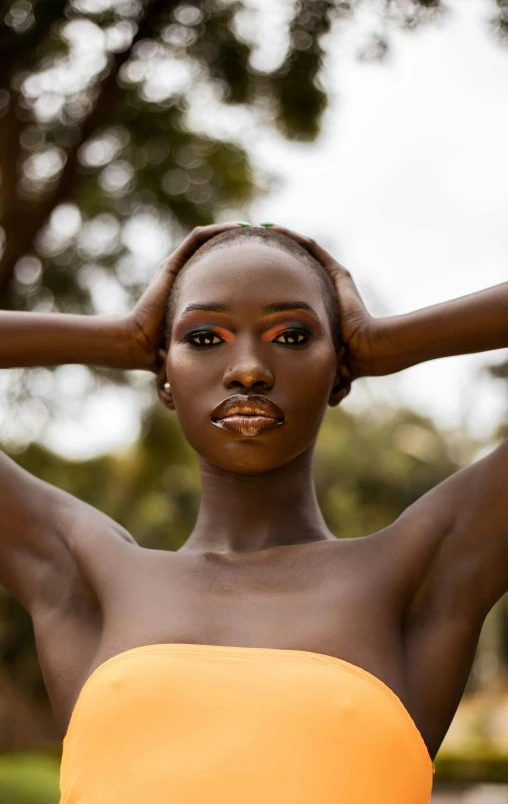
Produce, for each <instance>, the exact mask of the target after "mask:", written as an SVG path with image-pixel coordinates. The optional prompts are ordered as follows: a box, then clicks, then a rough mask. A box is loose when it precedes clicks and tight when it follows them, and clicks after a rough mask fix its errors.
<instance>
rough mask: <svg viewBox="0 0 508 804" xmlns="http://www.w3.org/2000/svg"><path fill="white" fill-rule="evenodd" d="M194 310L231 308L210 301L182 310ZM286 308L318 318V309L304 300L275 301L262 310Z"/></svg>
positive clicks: (272, 311)
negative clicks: (302, 311)
mask: <svg viewBox="0 0 508 804" xmlns="http://www.w3.org/2000/svg"><path fill="white" fill-rule="evenodd" d="M193 310H207V311H208V312H212V313H230V312H231V308H230V307H228V305H227V304H219V303H218V302H209V303H208V304H204V303H203V304H200V303H199V302H198V303H196V304H188V305H187V307H186V308H185V310H184V311H183V312H182V315H185V314H186V313H190V312H192V311H193ZM286 310H307V311H308V312H309V313H312V315H315V316H316V318H318V314H317V313H316V311H315V310H314V309H313V308H312V307H311V306H310V304H307V302H304V301H294V302H275V303H274V304H267V305H266V306H265V307H263V308H262V310H261V312H262V313H263V315H270V313H280V312H284V311H286Z"/></svg>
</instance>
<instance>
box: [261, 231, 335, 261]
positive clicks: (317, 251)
mask: <svg viewBox="0 0 508 804" xmlns="http://www.w3.org/2000/svg"><path fill="white" fill-rule="evenodd" d="M270 229H275V231H277V232H280V233H281V234H285V235H287V237H291V238H292V239H293V240H296V242H297V243H299V244H300V246H303V248H304V249H306V250H307V251H308V252H309V253H310V254H311V255H312V256H313V257H314V258H315V259H316V260H317V261H318V262H320V263H321V264H322V265H324V266H326V265H327V264H329V263H331V262H335V259H334V258H333V257H332V255H331V254H329V253H328V252H327V251H325V249H324V248H322V246H320V245H318V243H316V241H315V240H313V239H312V238H311V237H305V235H301V234H298V232H293V230H292V229H286V227H285V226H279V225H278V224H277V225H274V226H270Z"/></svg>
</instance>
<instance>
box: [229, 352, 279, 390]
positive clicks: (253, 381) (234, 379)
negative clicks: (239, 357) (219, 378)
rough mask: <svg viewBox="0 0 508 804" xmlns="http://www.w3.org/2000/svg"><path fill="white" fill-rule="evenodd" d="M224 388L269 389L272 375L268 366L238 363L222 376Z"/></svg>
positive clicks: (254, 362)
mask: <svg viewBox="0 0 508 804" xmlns="http://www.w3.org/2000/svg"><path fill="white" fill-rule="evenodd" d="M224 385H225V387H226V388H239V387H241V388H266V389H268V388H271V387H272V386H273V373H272V371H271V369H269V367H268V366H266V365H263V364H262V363H260V362H258V361H253V360H252V359H251V360H250V361H249V362H242V361H238V362H237V363H236V364H235V365H234V366H232V367H231V368H230V369H228V371H227V372H226V374H225V375H224Z"/></svg>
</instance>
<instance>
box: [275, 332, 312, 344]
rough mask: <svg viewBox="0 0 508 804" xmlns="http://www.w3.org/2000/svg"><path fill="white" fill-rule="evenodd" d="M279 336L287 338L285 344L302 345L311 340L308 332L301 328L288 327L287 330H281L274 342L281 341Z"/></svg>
mask: <svg viewBox="0 0 508 804" xmlns="http://www.w3.org/2000/svg"><path fill="white" fill-rule="evenodd" d="M278 338H287V340H286V342H285V343H283V344H282V345H283V346H300V345H302V344H304V343H307V341H308V340H309V336H308V334H307V333H306V332H302V330H300V329H287V330H286V331H285V332H281V333H280V335H277V338H275V339H274V343H281V341H279V340H278Z"/></svg>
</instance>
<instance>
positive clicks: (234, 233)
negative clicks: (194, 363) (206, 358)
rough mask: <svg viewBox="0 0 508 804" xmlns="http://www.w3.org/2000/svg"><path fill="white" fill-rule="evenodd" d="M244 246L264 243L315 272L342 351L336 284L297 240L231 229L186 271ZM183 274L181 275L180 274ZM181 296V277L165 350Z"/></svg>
mask: <svg viewBox="0 0 508 804" xmlns="http://www.w3.org/2000/svg"><path fill="white" fill-rule="evenodd" d="M242 242H245V243H249V242H258V243H264V244H266V245H268V246H271V247H272V248H278V249H282V251H285V252H286V253H288V254H291V255H293V256H294V257H296V259H297V260H299V261H300V262H303V264H305V265H307V266H308V267H309V268H310V270H312V271H314V272H315V274H316V276H317V278H318V279H319V281H320V282H321V288H322V292H323V297H324V300H325V306H326V312H327V315H328V321H329V324H330V331H331V334H332V339H333V342H334V345H335V349H336V350H337V352H338V351H339V350H340V347H341V340H340V315H339V306H338V304H337V294H336V291H335V287H334V284H333V280H332V278H331V276H330V274H329V273H328V271H327V270H326V268H324V266H323V265H321V263H319V262H318V261H317V260H316V259H314V257H313V256H312V255H311V254H309V252H308V251H306V250H305V249H304V248H303V246H300V245H299V243H297V242H296V240H293V239H292V238H291V237H288V236H287V235H284V234H281V233H280V232H277V231H275V230H273V229H262V228H246V229H230V230H228V231H226V232H223V233H222V234H220V235H216V236H215V237H213V238H211V239H210V240H208V241H207V242H206V243H205V244H204V245H203V246H201V248H199V249H197V250H196V251H195V252H194V254H193V255H192V257H191V258H190V259H189V260H187V262H186V264H185V266H184V267H185V269H187V268H188V267H189V266H191V265H192V264H193V263H194V262H196V261H197V260H199V259H200V258H201V257H203V256H204V255H205V254H207V253H208V252H209V251H215V250H218V249H221V248H226V247H227V246H230V245H239V244H240V243H242ZM180 273H181V272H180ZM178 296H179V282H178V277H177V280H176V282H175V284H174V286H173V290H172V293H171V295H170V297H169V300H168V312H167V317H166V327H165V338H164V340H165V348H166V349H167V348H168V345H169V341H170V338H171V329H172V323H173V318H174V312H175V308H176V302H177V299H178Z"/></svg>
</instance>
